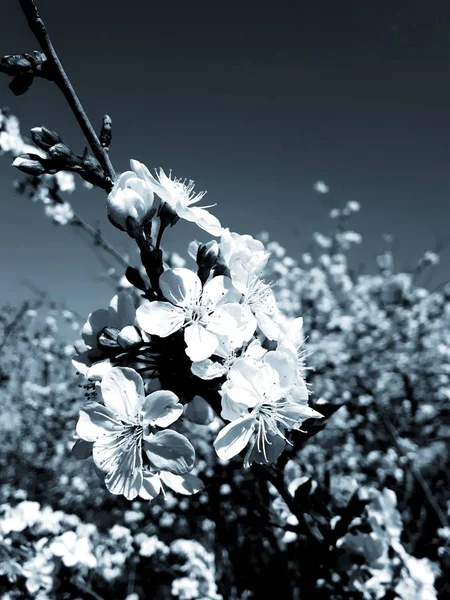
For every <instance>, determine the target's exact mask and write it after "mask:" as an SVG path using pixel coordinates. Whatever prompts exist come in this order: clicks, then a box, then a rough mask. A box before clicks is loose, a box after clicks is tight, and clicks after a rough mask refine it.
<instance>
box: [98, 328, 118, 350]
mask: <svg viewBox="0 0 450 600" xmlns="http://www.w3.org/2000/svg"><path fill="white" fill-rule="evenodd" d="M119 333H120V331H119V330H118V329H116V328H115V327H104V328H103V329H102V331H101V332H100V333H99V335H98V337H97V341H98V345H99V347H100V348H117V346H118V342H117V338H118V337H119Z"/></svg>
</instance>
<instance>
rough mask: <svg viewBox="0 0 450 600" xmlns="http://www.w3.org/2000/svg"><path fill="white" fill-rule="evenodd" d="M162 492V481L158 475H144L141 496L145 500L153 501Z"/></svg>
mask: <svg viewBox="0 0 450 600" xmlns="http://www.w3.org/2000/svg"><path fill="white" fill-rule="evenodd" d="M160 491H161V481H160V478H159V476H158V475H147V474H146V473H145V472H144V473H143V479H142V486H141V489H140V491H139V496H140V497H141V498H144V500H153V499H154V498H156V496H158V494H159V492H160Z"/></svg>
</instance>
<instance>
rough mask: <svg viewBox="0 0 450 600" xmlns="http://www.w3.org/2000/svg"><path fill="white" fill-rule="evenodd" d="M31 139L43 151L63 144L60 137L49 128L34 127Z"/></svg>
mask: <svg viewBox="0 0 450 600" xmlns="http://www.w3.org/2000/svg"><path fill="white" fill-rule="evenodd" d="M31 137H32V138H33V142H34V143H35V144H36V146H37V147H38V148H41V149H42V150H49V149H50V148H51V147H52V146H55V145H56V144H60V143H61V142H62V140H61V138H60V137H59V135H58V134H57V133H56V132H55V131H51V130H50V129H47V127H33V129H32V130H31Z"/></svg>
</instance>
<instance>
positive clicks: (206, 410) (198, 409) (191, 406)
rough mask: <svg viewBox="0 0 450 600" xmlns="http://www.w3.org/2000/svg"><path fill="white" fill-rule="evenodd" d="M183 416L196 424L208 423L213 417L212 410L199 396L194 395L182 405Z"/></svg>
mask: <svg viewBox="0 0 450 600" xmlns="http://www.w3.org/2000/svg"><path fill="white" fill-rule="evenodd" d="M184 416H185V417H186V418H187V419H189V420H190V421H193V422H194V423H197V424H198V425H208V424H209V423H211V421H212V420H213V418H214V412H213V410H212V408H211V407H210V406H209V404H208V403H207V402H206V400H205V399H204V398H202V397H201V396H194V397H193V398H192V400H191V401H190V402H188V403H187V404H186V406H185V407H184Z"/></svg>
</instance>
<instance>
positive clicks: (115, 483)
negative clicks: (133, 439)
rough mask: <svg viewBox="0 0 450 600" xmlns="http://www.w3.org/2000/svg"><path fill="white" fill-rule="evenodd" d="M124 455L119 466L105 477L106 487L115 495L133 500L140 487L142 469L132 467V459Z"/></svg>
mask: <svg viewBox="0 0 450 600" xmlns="http://www.w3.org/2000/svg"><path fill="white" fill-rule="evenodd" d="M128 454H131V452H129V453H126V455H124V457H123V460H122V461H121V462H120V466H118V468H117V469H115V470H114V471H111V472H110V473H108V474H107V475H106V477H105V485H106V487H107V489H108V490H109V491H110V492H111V494H114V495H116V496H118V495H120V494H122V495H123V496H125V498H126V499H127V500H134V499H135V498H136V496H137V495H138V494H139V492H140V491H141V488H142V480H143V477H142V469H133V466H132V463H133V459H132V458H131V457H130V456H128Z"/></svg>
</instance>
